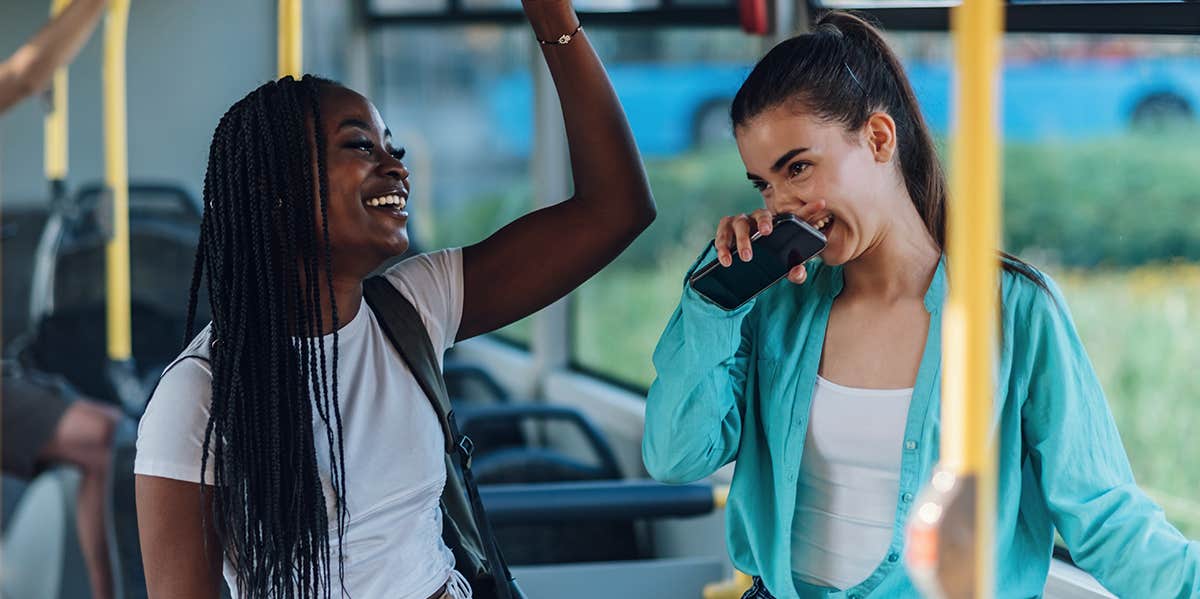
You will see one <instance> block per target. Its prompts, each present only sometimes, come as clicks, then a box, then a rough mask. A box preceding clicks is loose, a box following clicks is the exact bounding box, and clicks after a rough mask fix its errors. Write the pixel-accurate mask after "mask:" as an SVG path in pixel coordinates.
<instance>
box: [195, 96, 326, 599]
mask: <svg viewBox="0 0 1200 599" xmlns="http://www.w3.org/2000/svg"><path fill="white" fill-rule="evenodd" d="M331 85H337V84H335V83H334V82H332V81H328V80H324V79H319V78H316V77H312V76H309V75H306V76H304V78H303V79H301V80H298V81H297V80H296V79H294V78H292V77H285V78H283V79H280V80H278V81H272V82H270V83H267V84H265V85H263V86H261V87H259V88H258V89H256V90H254V91H253V92H250V94H248V95H247V96H246V97H245V98H242V99H241V100H240V101H238V102H237V103H236V104H234V105H233V107H232V108H230V109H229V111H228V112H226V113H225V115H224V116H223V117H221V120H220V123H219V124H218V125H217V128H216V131H215V132H214V134H213V140H212V145H211V148H210V150H209V157H208V171H207V172H206V174H205V177H204V217H203V221H202V223H201V229H200V243H199V247H198V248H197V251H196V262H195V267H194V270H193V273H192V286H191V299H190V300H189V303H188V316H187V333H186V338H185V343H186V342H187V340H190V339H191V338H192V335H193V326H194V322H193V321H194V320H195V314H196V302H197V295H198V292H199V290H200V285H201V283H202V282H203V283H204V284H206V285H207V286H208V288H207V290H208V297H209V300H210V303H211V305H212V331H211V334H212V342H211V348H210V349H211V356H212V373H213V379H212V408H211V411H210V415H209V420H208V426H207V428H206V430H205V432H204V449H203V458H202V463H201V472H202V473H203V472H206V471H207V470H206V468H207V466H208V462H209V452H210V451H211V452H212V464H213V472H214V477H213V478H214V480H213V486H212V488H211V490H209V489H205V488H204V487H203V486H202V491H201V492H202V493H207V492H211V493H212V496H213V508H212V512H211V514H208V513H206V514H204V515H203V516H202V517H204V518H208V517H210V516H211V517H212V521H213V526H214V529H215V530H216V532H217V536H218V539H219V540H220V542H221V546H222V549H223V550H224V553H225V555H227V556H228V557H229V558H230V559H231V561H232V562H233V564H234V566H235V569H236V572H237V585H238V590H239V594H240V595H241V596H242V597H250V598H255V599H257V598H289V599H290V598H304V599H307V598H310V597H322V596H323V597H329V596H330V593H331V589H332V587H333V586H334V583H333V579H332V577H331V574H330V562H331V560H330V546H329V534H330V528H331V526H330V522H329V517H328V515H327V511H326V509H327V506H326V496H325V492H324V489H323V487H322V483H321V477H320V476H319V474H318V467H317V461H318V458H319V456H318V452H319V449H318V446H317V443H316V438H315V437H314V431H315V421H314V414H313V413H314V410H315V412H316V417H317V418H319V419H320V421H321V423H322V424H323V425H324V429H325V435H324V437H325V441H326V443H327V448H325V453H327V463H328V464H329V465H330V466H329V468H330V471H331V475H330V483H331V485H330V486H331V487H332V497H330V500H331V501H333V502H334V503H335V513H336V519H337V533H338V560H337V563H338V569H337V574H338V581H339V583H338V586H339V587H340V586H341V584H340V583H341V581H342V580H343V579H344V563H343V560H342V556H341V538H342V536H343V534H342V533H343V532H344V531H345V527H346V522H347V512H346V481H345V471H346V470H345V456H344V451H343V446H342V420H341V412H340V410H339V408H338V397H337V364H338V353H337V329H338V326H339V323H338V312H337V306H336V304H334V302H333V282H332V274H331V262H332V260H331V255H330V249H329V227H328V220H327V218H326V217H327V215H328V212H327V207H328V188H329V185H328V181H327V176H326V172H325V146H326V140H325V139H324V136H323V134H322V128H321V110H320V102H319V96H320V93H319V92H320V90H321V88H322V87H323V86H331ZM314 165H315V168H314ZM318 210H319V213H318ZM205 275H207V276H205ZM322 296H324V297H325V298H326V299H327V300H328V301H329V302H330V304H331V305H332V308H333V310H332V320H333V322H332V323H329V325H330V328H331V330H333V331H334V333H333V335H332V339H333V342H332V352H331V353H332V356H330V358H331V359H329V360H328V364H327V356H326V347H325V345H326V340H323V339H322V335H321V333H322V331H324V330H326V327H325V325H326V323H325V322H322V320H323V316H322V310H321V299H322ZM327 366H328V367H327Z"/></svg>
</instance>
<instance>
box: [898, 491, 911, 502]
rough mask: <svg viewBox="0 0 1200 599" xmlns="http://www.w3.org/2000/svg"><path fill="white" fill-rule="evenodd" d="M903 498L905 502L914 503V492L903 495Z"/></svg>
mask: <svg viewBox="0 0 1200 599" xmlns="http://www.w3.org/2000/svg"><path fill="white" fill-rule="evenodd" d="M901 499H903V500H904V503H912V500H913V495H912V493H905V494H904V496H903V497H901Z"/></svg>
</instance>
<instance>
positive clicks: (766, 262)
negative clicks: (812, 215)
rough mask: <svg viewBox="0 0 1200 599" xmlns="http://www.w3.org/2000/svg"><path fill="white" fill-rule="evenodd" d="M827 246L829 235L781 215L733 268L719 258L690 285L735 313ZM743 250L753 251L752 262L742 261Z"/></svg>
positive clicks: (737, 257)
mask: <svg viewBox="0 0 1200 599" xmlns="http://www.w3.org/2000/svg"><path fill="white" fill-rule="evenodd" d="M719 241H720V240H719ZM825 243H826V239H825V235H823V234H822V233H821V232H820V231H818V230H817V229H816V228H814V227H813V226H812V225H810V224H808V223H806V222H804V221H802V220H800V219H798V218H796V217H795V216H793V215H791V214H784V215H780V216H777V217H775V218H774V220H773V222H772V227H771V229H770V232H769V233H768V234H765V235H764V234H762V233H761V232H755V233H754V235H753V236H751V237H750V238H749V247H742V248H739V252H738V253H737V254H734V256H733V258H732V260H730V264H729V266H722V264H721V262H720V260H719V259H718V260H714V261H712V262H709V263H708V264H705V265H704V266H702V267H700V268H698V269H696V271H695V273H694V274H693V275H692V276H691V278H690V279H689V282H688V284H689V285H691V287H692V289H694V290H695V291H696V293H699V294H700V295H701V296H703V297H704V298H706V299H708V300H709V301H711V302H713V303H714V304H716V305H718V306H720V307H722V308H724V309H726V310H733V309H735V308H737V307H739V306H741V305H743V304H745V303H746V302H748V301H750V300H751V299H753V298H754V297H755V296H757V295H758V294H759V293H762V292H763V291H764V290H766V289H767V288H768V287H770V286H771V285H774V284H775V283H776V282H778V281H779V280H780V279H782V278H784V277H785V276H787V274H788V272H789V271H791V270H792V269H793V268H795V267H797V266H800V265H803V264H804V263H805V262H807V261H808V260H810V259H811V258H812V257H813V256H816V255H817V254H819V253H820V252H821V250H823V249H825ZM742 245H744V244H742ZM741 250H749V252H746V253H749V254H750V259H749V260H745V261H743V260H742V259H741V256H743V255H745V253H743V252H742V251H741Z"/></svg>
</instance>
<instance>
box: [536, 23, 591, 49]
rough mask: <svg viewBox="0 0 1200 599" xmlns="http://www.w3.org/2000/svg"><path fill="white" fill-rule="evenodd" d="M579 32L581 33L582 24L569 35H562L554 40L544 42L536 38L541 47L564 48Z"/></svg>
mask: <svg viewBox="0 0 1200 599" xmlns="http://www.w3.org/2000/svg"><path fill="white" fill-rule="evenodd" d="M580 31H583V23H580V24H579V26H578V27H576V28H575V31H572V32H571V33H564V34H562V35H560V36H559V37H558V39H556V40H551V41H546V40H544V39H541V38H537V41H538V43H539V44H541V45H543V46H565V45H567V44H569V43H571V40H572V39H574V38H575V36H576V35H579V32H580Z"/></svg>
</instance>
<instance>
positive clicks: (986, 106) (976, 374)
mask: <svg viewBox="0 0 1200 599" xmlns="http://www.w3.org/2000/svg"><path fill="white" fill-rule="evenodd" d="M951 18H952V24H953V29H954V48H955V57H956V61H957V63H958V68H957V79H958V83H957V94H958V99H957V106H958V117H957V123H956V127H955V132H954V139H953V142H952V144H953V145H952V150H951V151H952V159H951V166H952V168H953V173H952V176H951V184H950V189H951V194H950V197H951V204H950V206H949V208H948V210H949V222H950V230H949V246H950V247H949V250H950V251H949V255H950V260H949V268H950V294H949V300H948V302H947V310H946V320H945V329H944V333H945V337H944V341H945V345H946V352H945V353H946V355H947V356H951V357H952V358H951V359H950V360H947V364H946V365H947V367H948V368H947V369H946V371H945V375H944V378H943V381H944V387H943V390H944V393H943V403H942V406H943V408H942V409H943V411H944V417H943V419H942V423H943V425H942V447H941V455H942V459H943V463H944V464H945V465H946V466H947V468H948V469H950V470H951V471H955V472H958V473H960V475H961V476H963V477H974V479H975V481H976V492H975V493H974V500H975V510H974V516H975V522H974V524H975V526H974V530H975V537H974V545H975V551H974V555H975V580H974V587H975V588H974V594H973V596H974V597H979V598H982V597H991V596H992V595H993V593H994V592H995V572H994V570H995V557H994V556H995V550H994V546H995V522H996V515H995V514H996V505H995V504H996V471H995V468H996V465H995V450H994V447H993V445H992V432H991V428H992V410H993V406H992V404H993V399H994V398H993V396H994V394H995V389H996V386H995V381H994V380H993V368H994V364H995V347H996V324H997V320H998V319H997V316H996V314H997V309H998V299H999V293H998V292H997V291H996V286H997V284H998V281H999V261H998V258H997V256H996V249H997V248H999V247H1000V153H999V147H1000V131H999V121H1000V119H999V110H998V98H999V84H1000V73H1001V69H1002V63H1001V45H1002V44H1003V37H1002V36H1003V28H1004V25H1003V23H1004V8H1003V4H1002V2H1001V0H967V1H966V2H963V4H962V5H961V6H959V7H957V8H955V9H954V11H953V14H952V17H951ZM951 366H952V367H951Z"/></svg>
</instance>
